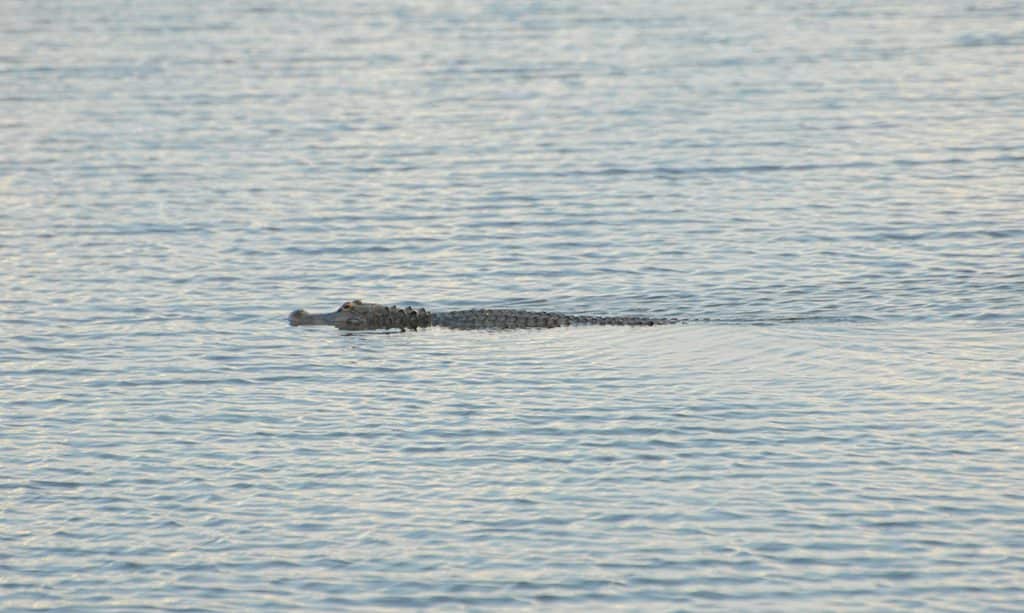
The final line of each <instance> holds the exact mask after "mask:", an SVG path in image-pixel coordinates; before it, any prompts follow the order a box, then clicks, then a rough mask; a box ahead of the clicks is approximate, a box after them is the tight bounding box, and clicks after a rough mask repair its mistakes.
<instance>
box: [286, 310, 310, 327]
mask: <svg viewBox="0 0 1024 613" xmlns="http://www.w3.org/2000/svg"><path fill="white" fill-rule="evenodd" d="M308 319H309V313H307V312H306V311H305V309H295V310H294V311H292V312H291V314H290V315H288V323H290V324H291V325H293V326H301V325H302V324H303V322H305V321H306V320H308Z"/></svg>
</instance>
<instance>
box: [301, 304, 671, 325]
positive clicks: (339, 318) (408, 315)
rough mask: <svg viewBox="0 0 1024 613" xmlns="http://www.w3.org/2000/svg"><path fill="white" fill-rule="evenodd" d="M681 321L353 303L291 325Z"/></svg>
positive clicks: (306, 315)
mask: <svg viewBox="0 0 1024 613" xmlns="http://www.w3.org/2000/svg"><path fill="white" fill-rule="evenodd" d="M680 321H681V320H678V319H660V318H650V317H600V316H591V315H566V314H564V313H551V312H546V311H519V310H512V309H469V310H465V311H448V312H441V313H431V312H430V311H427V310H426V309H413V308H412V307H405V308H401V307H397V306H385V305H382V304H373V303H371V302H363V301H362V300H352V301H350V302H346V303H345V304H343V305H341V307H340V308H339V309H338V310H337V311H333V312H331V313H308V312H306V311H304V310H303V309H299V310H297V311H292V313H291V315H289V316H288V322H289V323H290V324H291V325H293V326H334V327H336V328H340V329H342V330H386V329H396V328H397V329H401V330H406V329H411V330H416V329H418V328H426V327H428V326H442V327H445V328H457V329H463V330H466V329H509V328H557V327H561V326H584V325H591V326H659V325H664V324H674V323H680Z"/></svg>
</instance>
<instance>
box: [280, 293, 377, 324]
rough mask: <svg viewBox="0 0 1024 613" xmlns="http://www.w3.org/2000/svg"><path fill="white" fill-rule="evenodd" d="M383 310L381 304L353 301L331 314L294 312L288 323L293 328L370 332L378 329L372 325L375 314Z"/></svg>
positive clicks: (301, 310)
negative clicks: (326, 328)
mask: <svg viewBox="0 0 1024 613" xmlns="http://www.w3.org/2000/svg"><path fill="white" fill-rule="evenodd" d="M383 308H384V307H382V306H381V305H379V304H368V303H364V302H363V301H362V300H352V301H349V302H346V303H345V304H343V305H341V306H340V307H338V310H337V311H334V312H331V313H309V312H307V311H306V310H304V309H298V310H296V311H292V313H291V315H289V316H288V323H290V324H291V325H293V326H337V327H338V328H341V329H343V330H369V329H372V328H375V327H377V326H376V325H373V324H372V323H371V321H372V320H373V319H374V318H373V314H374V312H375V311H376V310H378V309H383Z"/></svg>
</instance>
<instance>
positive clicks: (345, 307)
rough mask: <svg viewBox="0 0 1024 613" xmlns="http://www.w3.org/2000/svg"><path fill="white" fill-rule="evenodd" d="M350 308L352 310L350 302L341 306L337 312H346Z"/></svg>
mask: <svg viewBox="0 0 1024 613" xmlns="http://www.w3.org/2000/svg"><path fill="white" fill-rule="evenodd" d="M351 308H352V303H351V302H346V303H345V304H343V305H341V306H340V307H339V308H338V311H347V310H349V309H351Z"/></svg>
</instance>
